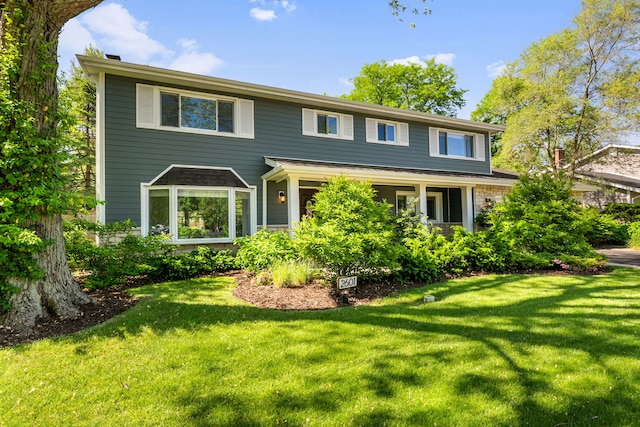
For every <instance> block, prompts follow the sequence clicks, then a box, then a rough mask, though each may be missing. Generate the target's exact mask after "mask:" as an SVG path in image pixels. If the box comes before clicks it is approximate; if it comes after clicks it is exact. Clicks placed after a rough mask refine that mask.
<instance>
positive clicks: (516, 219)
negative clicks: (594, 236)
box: [491, 174, 594, 257]
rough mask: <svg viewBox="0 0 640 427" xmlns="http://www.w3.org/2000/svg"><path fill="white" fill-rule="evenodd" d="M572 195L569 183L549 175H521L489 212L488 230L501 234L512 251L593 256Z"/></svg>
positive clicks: (585, 223)
mask: <svg viewBox="0 0 640 427" xmlns="http://www.w3.org/2000/svg"><path fill="white" fill-rule="evenodd" d="M581 209H582V208H581V207H580V206H579V205H578V202H577V201H576V200H575V199H574V198H573V197H572V192H571V182H570V181H569V180H568V179H565V178H563V177H554V176H551V175H549V174H543V175H539V176H526V175H524V176H521V177H520V181H519V182H518V183H516V185H514V187H513V190H512V191H511V193H509V194H507V195H506V196H505V200H504V201H503V202H501V203H498V204H496V206H495V207H494V212H493V213H492V214H491V222H492V224H493V227H492V229H491V230H492V232H495V233H502V234H503V238H504V239H506V241H508V242H509V245H510V246H511V249H512V250H513V251H520V252H526V253H530V254H543V253H548V254H568V255H576V256H586V257H589V256H593V254H594V250H593V247H592V246H591V245H590V244H589V242H588V241H587V238H586V235H587V233H588V231H589V229H590V228H589V227H590V226H589V224H588V223H587V222H586V221H583V220H582V214H581Z"/></svg>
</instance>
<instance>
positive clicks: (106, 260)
mask: <svg viewBox="0 0 640 427" xmlns="http://www.w3.org/2000/svg"><path fill="white" fill-rule="evenodd" d="M132 226H133V222H131V221H130V220H127V221H122V222H117V223H112V224H107V225H102V224H97V223H92V222H90V221H81V220H74V221H72V222H70V223H66V224H65V244H66V246H67V254H68V256H69V263H70V265H71V266H72V267H74V268H77V269H81V270H84V271H86V272H88V273H90V275H89V276H88V277H87V280H86V282H85V286H87V288H89V289H96V288H105V287H111V286H117V285H119V284H122V283H124V282H125V281H126V279H127V277H129V276H137V275H140V274H146V273H149V272H150V271H151V270H152V269H153V267H152V266H153V265H154V264H156V263H158V260H159V259H161V258H163V257H166V256H168V255H170V254H171V252H172V251H173V250H174V249H175V246H173V245H170V244H168V243H167V239H168V236H165V235H156V236H146V237H138V236H134V235H132V234H131V229H132ZM87 231H89V232H90V233H91V234H94V235H96V236H97V237H98V239H99V241H100V242H101V245H100V246H98V245H96V243H95V239H91V238H89V237H88V235H87V233H86V232H87ZM119 234H120V235H121V237H118V238H116V236H118V235H119Z"/></svg>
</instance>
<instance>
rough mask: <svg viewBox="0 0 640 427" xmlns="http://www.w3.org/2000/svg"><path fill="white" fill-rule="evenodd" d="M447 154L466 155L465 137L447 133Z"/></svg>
mask: <svg viewBox="0 0 640 427" xmlns="http://www.w3.org/2000/svg"><path fill="white" fill-rule="evenodd" d="M447 154H448V155H450V156H464V155H465V136H464V135H461V134H459V133H451V132H447Z"/></svg>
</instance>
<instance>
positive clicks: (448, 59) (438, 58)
mask: <svg viewBox="0 0 640 427" xmlns="http://www.w3.org/2000/svg"><path fill="white" fill-rule="evenodd" d="M425 59H433V60H434V61H435V62H436V64H444V65H448V66H451V65H453V60H454V59H456V54H455V53H436V54H435V55H427V56H425Z"/></svg>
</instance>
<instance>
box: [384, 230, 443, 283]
mask: <svg viewBox="0 0 640 427" xmlns="http://www.w3.org/2000/svg"><path fill="white" fill-rule="evenodd" d="M440 231H441V229H439V228H437V227H429V226H427V225H422V224H420V225H419V226H416V227H413V228H412V229H411V232H410V233H409V236H408V237H405V238H404V241H403V245H402V246H400V247H401V250H400V256H399V258H398V261H399V263H400V268H399V269H398V270H397V271H396V275H395V276H396V279H397V280H400V281H403V282H407V281H408V282H424V283H431V282H434V281H436V280H439V279H441V278H442V277H444V274H445V270H444V268H443V266H442V259H439V258H438V256H437V255H436V253H435V252H436V250H437V249H439V248H441V247H442V246H444V245H445V244H446V238H445V237H444V236H443V235H442V234H441V233H440Z"/></svg>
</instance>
